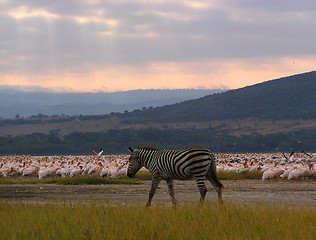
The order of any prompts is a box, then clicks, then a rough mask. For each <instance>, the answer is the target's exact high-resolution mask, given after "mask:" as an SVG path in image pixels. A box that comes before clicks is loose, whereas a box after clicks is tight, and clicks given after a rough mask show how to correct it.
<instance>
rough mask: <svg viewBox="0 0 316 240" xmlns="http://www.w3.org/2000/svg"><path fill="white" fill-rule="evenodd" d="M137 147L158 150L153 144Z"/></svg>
mask: <svg viewBox="0 0 316 240" xmlns="http://www.w3.org/2000/svg"><path fill="white" fill-rule="evenodd" d="M138 149H147V150H155V151H158V149H157V148H155V147H153V146H141V147H138Z"/></svg>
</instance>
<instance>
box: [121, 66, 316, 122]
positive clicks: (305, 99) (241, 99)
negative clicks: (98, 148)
mask: <svg viewBox="0 0 316 240" xmlns="http://www.w3.org/2000/svg"><path fill="white" fill-rule="evenodd" d="M315 93H316V71H313V72H309V73H303V74H298V75H294V76H290V77H285V78H280V79H276V80H271V81H267V82H264V83H260V84H256V85H253V86H249V87H244V88H241V89H236V90H230V91H227V92H224V93H219V94H214V95H208V96H205V97H202V98H199V99H196V100H190V101H185V102H182V103H178V104H174V105H169V106H163V107H158V108H155V109H148V110H146V111H142V112H139V111H138V112H133V113H130V114H127V115H124V116H123V117H125V118H126V120H127V122H131V121H133V122H142V123H148V122H189V121H197V122H205V121H210V120H228V119H246V118H256V119H262V120H285V119H286V120H298V119H315V118H316V94H315Z"/></svg>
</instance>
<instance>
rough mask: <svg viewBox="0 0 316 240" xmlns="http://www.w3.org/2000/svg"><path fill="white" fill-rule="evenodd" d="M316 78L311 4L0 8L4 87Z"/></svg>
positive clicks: (116, 1)
mask: <svg viewBox="0 0 316 240" xmlns="http://www.w3.org/2000/svg"><path fill="white" fill-rule="evenodd" d="M313 70H316V3H315V1H310V0H297V1H293V0H282V1H272V0H271V1H270V0H265V1H263V0H260V1H259V0H248V1H247V0H230V1H228V0H209V1H193V0H170V1H169V0H153V1H144V0H113V1H112V0H106V1H105V0H104V1H103V0H67V1H65V0H27V1H25V0H0V85H22V86H41V87H45V88H52V89H55V90H66V91H118V90H131V89H149V88H154V89H155V88H171V89H173V88H219V87H220V88H223V87H226V88H231V89H233V88H239V87H243V86H246V85H252V84H255V83H258V82H262V81H266V80H270V79H274V78H279V77H283V76H288V75H292V74H297V73H302V72H308V71H313Z"/></svg>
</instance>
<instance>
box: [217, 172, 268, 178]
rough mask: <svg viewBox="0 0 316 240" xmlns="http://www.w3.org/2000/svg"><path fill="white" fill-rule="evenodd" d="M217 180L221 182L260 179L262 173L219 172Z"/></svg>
mask: <svg viewBox="0 0 316 240" xmlns="http://www.w3.org/2000/svg"><path fill="white" fill-rule="evenodd" d="M217 176H218V178H219V179H222V180H246V179H261V178H262V172H241V173H236V172H225V171H220V172H218V173H217Z"/></svg>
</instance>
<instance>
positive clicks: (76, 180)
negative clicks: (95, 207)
mask: <svg viewBox="0 0 316 240" xmlns="http://www.w3.org/2000/svg"><path fill="white" fill-rule="evenodd" d="M218 177H219V178H220V179H222V180H245V179H261V177H262V173H261V172H247V173H233V172H219V173H218ZM142 180H151V174H150V173H149V172H144V173H137V174H136V176H135V178H132V179H131V178H129V177H127V176H122V177H120V178H112V179H109V178H101V177H90V176H80V177H71V178H59V177H58V178H57V177H54V178H47V179H42V180H38V179H36V178H31V179H30V178H23V177H18V178H0V184H60V185H83V184H90V185H96V184H141V181H142Z"/></svg>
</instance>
